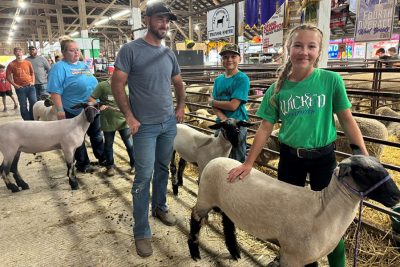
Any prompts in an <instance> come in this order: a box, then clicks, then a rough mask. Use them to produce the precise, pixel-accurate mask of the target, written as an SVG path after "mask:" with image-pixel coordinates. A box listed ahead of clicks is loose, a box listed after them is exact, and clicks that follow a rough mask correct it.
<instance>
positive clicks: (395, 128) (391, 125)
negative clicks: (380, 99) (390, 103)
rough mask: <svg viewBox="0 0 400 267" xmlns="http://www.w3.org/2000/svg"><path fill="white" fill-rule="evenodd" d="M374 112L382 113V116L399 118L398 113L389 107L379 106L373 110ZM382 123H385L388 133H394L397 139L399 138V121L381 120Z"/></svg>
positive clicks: (399, 114)
mask: <svg viewBox="0 0 400 267" xmlns="http://www.w3.org/2000/svg"><path fill="white" fill-rule="evenodd" d="M375 114H377V115H382V116H388V117H394V118H400V113H399V112H396V111H394V110H393V109H391V108H389V107H380V108H378V109H377V110H376V111H375ZM382 123H383V124H385V125H386V127H387V130H388V133H389V135H394V136H396V137H397V138H398V139H400V123H399V122H393V121H392V122H391V121H384V120H382Z"/></svg>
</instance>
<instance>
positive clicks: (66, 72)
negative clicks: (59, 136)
mask: <svg viewBox="0 0 400 267" xmlns="http://www.w3.org/2000/svg"><path fill="white" fill-rule="evenodd" d="M60 45H61V51H62V53H63V60H61V61H59V62H57V63H56V64H55V65H54V66H53V67H52V69H51V71H50V73H49V81H48V86H47V91H48V92H49V93H50V94H51V98H52V100H53V102H54V105H55V107H56V111H57V117H58V119H59V120H62V119H66V118H67V119H68V118H74V117H76V116H78V115H79V114H80V113H81V111H82V109H72V107H73V106H74V105H76V104H79V103H86V102H88V99H89V97H90V96H91V94H92V92H93V90H94V88H95V87H96V85H97V80H96V78H95V77H94V76H93V75H92V73H91V72H90V70H89V68H88V67H87V66H86V65H85V64H84V63H83V62H81V61H79V56H80V53H81V51H80V50H79V48H78V45H77V44H76V43H75V41H74V40H72V39H70V38H69V37H68V36H65V37H62V38H61V40H60ZM87 134H88V135H89V137H90V142H91V144H92V149H93V154H94V156H95V157H96V158H97V159H98V160H99V164H100V165H102V164H104V162H105V159H104V142H103V135H102V132H101V130H100V118H99V116H96V118H95V119H94V121H93V122H92V123H91V124H90V126H89V129H88V130H87ZM75 160H76V163H75V167H76V169H77V171H79V172H83V173H87V172H93V171H94V170H95V169H94V167H93V166H91V164H90V160H89V156H88V153H87V150H86V146H85V142H83V144H82V145H81V146H80V147H78V148H77V149H76V151H75Z"/></svg>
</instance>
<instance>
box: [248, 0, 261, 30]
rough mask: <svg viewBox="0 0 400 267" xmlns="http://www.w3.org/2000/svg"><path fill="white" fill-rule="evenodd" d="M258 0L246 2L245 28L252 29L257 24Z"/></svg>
mask: <svg viewBox="0 0 400 267" xmlns="http://www.w3.org/2000/svg"><path fill="white" fill-rule="evenodd" d="M258 1H259V0H246V21H245V23H246V26H249V27H254V26H255V25H256V24H257V23H258V6H259V2H258Z"/></svg>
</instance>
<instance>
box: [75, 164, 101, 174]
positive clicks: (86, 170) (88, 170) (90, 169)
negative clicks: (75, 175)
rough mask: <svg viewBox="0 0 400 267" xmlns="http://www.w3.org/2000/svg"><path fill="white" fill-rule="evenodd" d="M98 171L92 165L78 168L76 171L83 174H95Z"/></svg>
mask: <svg viewBox="0 0 400 267" xmlns="http://www.w3.org/2000/svg"><path fill="white" fill-rule="evenodd" d="M96 170H97V168H95V167H93V166H91V165H88V166H85V167H83V168H78V167H76V171H77V172H81V173H94V172H95V171H96Z"/></svg>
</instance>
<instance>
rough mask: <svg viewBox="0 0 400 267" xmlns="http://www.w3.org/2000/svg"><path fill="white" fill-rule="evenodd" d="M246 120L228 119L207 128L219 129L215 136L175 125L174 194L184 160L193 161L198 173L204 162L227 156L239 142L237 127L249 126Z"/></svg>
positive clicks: (172, 162)
mask: <svg viewBox="0 0 400 267" xmlns="http://www.w3.org/2000/svg"><path fill="white" fill-rule="evenodd" d="M251 125H252V124H251V123H248V122H246V121H237V120H233V119H228V120H226V121H222V122H219V123H215V124H214V125H210V126H209V128H210V129H213V130H217V129H221V131H220V133H219V134H218V136H217V137H214V136H211V135H207V134H204V133H202V132H199V131H197V130H195V129H193V128H191V127H190V126H187V125H185V124H178V125H177V128H178V130H177V134H176V137H175V140H174V151H176V152H178V154H179V156H180V157H181V159H180V161H179V166H178V177H176V166H175V152H174V153H173V156H172V160H171V165H170V169H171V176H172V188H173V192H174V194H175V195H177V194H178V186H180V185H182V183H183V179H182V175H183V171H184V168H185V164H186V162H190V163H195V164H197V166H198V168H199V174H201V172H202V171H203V169H204V167H205V166H206V164H207V163H208V162H209V161H210V160H212V159H215V158H218V157H228V156H229V154H230V152H231V149H232V146H234V147H236V146H237V145H238V142H239V128H240V127H248V126H251Z"/></svg>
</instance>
